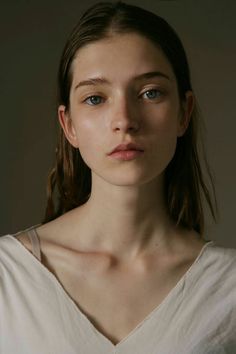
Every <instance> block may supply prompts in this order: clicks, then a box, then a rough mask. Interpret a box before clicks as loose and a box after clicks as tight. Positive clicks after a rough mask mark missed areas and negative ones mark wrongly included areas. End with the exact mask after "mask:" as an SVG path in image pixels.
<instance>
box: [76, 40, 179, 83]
mask: <svg viewBox="0 0 236 354" xmlns="http://www.w3.org/2000/svg"><path fill="white" fill-rule="evenodd" d="M148 71H161V72H163V73H165V74H166V75H168V76H169V77H170V78H171V79H173V80H174V73H173V70H172V67H171V65H170V63H169V61H168V59H167V58H166V56H165V55H164V53H163V52H162V50H161V49H160V48H158V47H157V46H156V45H154V44H153V42H151V41H150V40H149V39H147V38H145V37H143V36H141V35H139V34H136V33H129V34H121V35H120V34H116V35H112V36H111V37H108V38H105V39H101V40H98V41H96V42H92V43H89V44H87V45H86V46H84V47H82V48H80V49H79V50H78V52H77V55H76V57H75V59H74V61H73V64H72V73H73V80H72V86H73V85H76V83H77V82H78V81H80V80H83V79H87V78H89V77H93V76H98V75H101V76H104V77H107V78H108V79H110V80H111V81H114V82H116V81H121V80H128V79H129V78H131V77H134V76H137V75H139V74H141V73H143V72H148Z"/></svg>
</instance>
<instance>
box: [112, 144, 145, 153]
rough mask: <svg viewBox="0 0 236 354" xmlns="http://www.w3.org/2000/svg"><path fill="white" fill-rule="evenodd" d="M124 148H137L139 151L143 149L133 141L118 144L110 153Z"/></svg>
mask: <svg viewBox="0 0 236 354" xmlns="http://www.w3.org/2000/svg"><path fill="white" fill-rule="evenodd" d="M125 150H139V151H143V149H142V148H141V146H139V145H138V144H135V143H128V144H120V145H117V146H116V147H115V148H114V149H113V150H112V151H111V152H110V153H109V155H110V154H112V153H113V152H116V151H125Z"/></svg>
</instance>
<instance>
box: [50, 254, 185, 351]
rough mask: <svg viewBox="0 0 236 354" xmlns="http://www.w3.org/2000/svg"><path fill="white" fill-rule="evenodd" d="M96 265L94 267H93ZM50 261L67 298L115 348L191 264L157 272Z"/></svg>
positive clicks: (88, 262)
mask: <svg viewBox="0 0 236 354" xmlns="http://www.w3.org/2000/svg"><path fill="white" fill-rule="evenodd" d="M96 262H97V263H96ZM104 262H105V265H104V263H103V260H96V261H94V260H93V261H92V264H91V261H89V260H88V259H86V260H82V261H81V262H79V264H78V265H77V267H75V265H74V264H73V262H72V263H71V264H70V262H67V263H64V262H59V261H58V260H56V259H54V260H51V263H50V268H51V269H52V270H53V273H54V275H55V276H56V277H57V279H58V280H59V282H60V283H61V284H62V286H63V288H64V289H65V291H66V292H67V294H68V296H69V297H70V298H71V299H72V300H73V301H74V303H75V304H76V305H77V307H78V309H79V310H80V311H82V312H83V313H84V314H85V315H86V317H87V318H88V319H89V321H90V322H91V323H92V324H93V326H95V327H96V329H97V330H98V331H99V332H100V333H102V334H103V335H104V336H105V337H107V338H108V339H109V340H110V341H111V342H112V343H114V344H116V343H118V342H120V341H121V340H122V339H123V338H125V337H126V336H127V335H128V334H129V333H131V332H132V330H133V329H134V328H136V327H137V326H138V325H139V324H140V323H142V321H143V320H144V319H145V318H146V317H147V316H148V315H149V314H150V313H151V312H152V311H153V310H154V309H156V308H157V307H158V306H159V305H160V304H161V303H162V302H163V301H164V299H165V298H166V297H167V296H168V294H169V293H170V292H171V290H172V289H173V288H174V287H175V286H176V284H177V283H178V281H179V280H180V279H181V277H182V276H183V274H184V273H185V272H186V270H187V269H188V267H189V266H190V264H189V263H188V262H181V263H179V264H178V265H170V264H168V265H167V264H165V265H164V264H163V265H162V266H161V265H159V268H157V267H156V269H152V268H150V269H143V268H142V267H141V268H140V267H137V268H132V267H131V268H130V267H129V268H126V267H123V268H121V267H119V268H118V267H114V268H113V269H112V270H110V271H104V269H106V267H107V264H106V260H104Z"/></svg>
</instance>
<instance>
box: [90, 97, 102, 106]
mask: <svg viewBox="0 0 236 354" xmlns="http://www.w3.org/2000/svg"><path fill="white" fill-rule="evenodd" d="M91 101H92V103H94V104H98V103H100V98H99V97H98V96H93V97H91Z"/></svg>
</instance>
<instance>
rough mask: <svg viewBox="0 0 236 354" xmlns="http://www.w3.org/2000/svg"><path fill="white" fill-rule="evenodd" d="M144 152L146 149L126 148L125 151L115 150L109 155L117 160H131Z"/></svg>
mask: <svg viewBox="0 0 236 354" xmlns="http://www.w3.org/2000/svg"><path fill="white" fill-rule="evenodd" d="M143 153H144V151H140V150H124V151H116V152H113V153H112V154H110V155H109V156H111V157H113V158H114V159H117V160H125V161H129V160H133V159H135V158H136V157H138V156H140V155H142V154H143Z"/></svg>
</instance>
